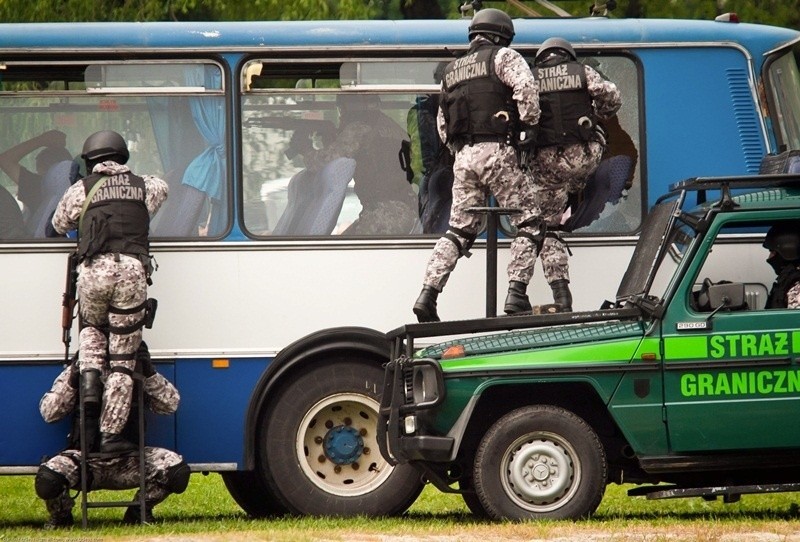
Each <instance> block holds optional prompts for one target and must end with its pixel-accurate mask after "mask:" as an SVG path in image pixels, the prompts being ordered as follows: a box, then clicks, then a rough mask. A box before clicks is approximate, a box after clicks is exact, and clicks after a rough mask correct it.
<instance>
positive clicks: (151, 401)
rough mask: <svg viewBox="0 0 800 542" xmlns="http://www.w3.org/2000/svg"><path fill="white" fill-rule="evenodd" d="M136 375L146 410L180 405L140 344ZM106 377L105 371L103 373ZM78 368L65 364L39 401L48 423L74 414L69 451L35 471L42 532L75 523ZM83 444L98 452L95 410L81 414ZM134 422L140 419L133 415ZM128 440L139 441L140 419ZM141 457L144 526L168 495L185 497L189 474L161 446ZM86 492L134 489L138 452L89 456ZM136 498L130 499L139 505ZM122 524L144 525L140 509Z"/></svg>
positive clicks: (128, 433)
mask: <svg viewBox="0 0 800 542" xmlns="http://www.w3.org/2000/svg"><path fill="white" fill-rule="evenodd" d="M136 358H137V365H136V371H135V372H136V374H138V375H141V377H142V378H143V380H142V384H141V385H143V386H144V396H145V403H146V406H147V408H149V409H150V410H151V411H153V412H154V413H156V414H164V415H168V414H172V413H174V412H175V411H176V410H177V408H178V404H179V403H180V394H179V393H178V390H177V389H176V388H175V386H173V385H172V383H171V382H170V381H169V380H167V379H166V378H164V377H163V376H162V375H161V374H159V373H158V372H157V371H156V369H155V366H154V365H153V363H152V361H151V359H150V352H149V350H148V349H147V345H146V344H145V343H144V342H142V343H141V344H140V345H139V349H138V350H137V352H136ZM106 374H107V371H106ZM79 378H80V369H79V368H78V362H77V359H75V360H74V361H73V362H72V363H70V364H69V365H67V367H66V368H64V370H63V371H61V373H60V374H59V375H58V376H57V377H56V379H55V381H54V382H53V384H52V386H51V387H50V390H49V391H48V392H47V393H45V394H44V396H43V397H42V398H41V400H40V401H39V412H40V413H41V415H42V418H43V419H44V421H45V422H47V423H55V422H57V421H59V420H62V419H64V418H65V417H66V416H68V415H72V427H71V431H70V433H69V435H68V437H67V448H66V449H65V450H63V451H62V452H60V453H59V454H58V455H56V456H55V457H52V458H50V459H47V460H45V461H44V462H43V463H42V464H41V465H40V466H39V470H38V471H37V473H36V478H35V480H34V489H35V491H36V495H37V496H38V497H39V498H41V499H43V500H44V502H45V506H46V508H47V512H48V513H49V515H50V517H49V519H48V520H47V522H46V523H45V525H44V528H45V529H56V528H59V527H69V526H70V525H72V524H73V523H74V520H73V517H72V508H73V507H74V506H75V499H74V498H72V497H71V496H70V494H69V492H70V490H80V488H81V482H80V476H81V441H80V416H79V409H78V404H77V403H78V395H79V394H78V386H79ZM84 417H85V426H84V427H85V431H84V432H85V442H86V443H87V446H86V448H87V449H88V450H90V451H97V449H98V444H99V443H98V442H97V431H98V429H99V427H98V424H99V419H98V412H97V411H96V410H94V411H92V410H90V409H87V411H86V413H85V416H84ZM136 418H138V416H136ZM125 433H126V436H128V437H129V438H130V439H131V440H134V441H138V439H139V436H138V419H131V420H129V421H128V423H127V424H126V427H125ZM144 456H145V518H144V520H145V523H153V522H154V521H155V520H154V518H153V507H154V506H155V505H157V504H158V503H160V502H162V501H163V500H164V499H166V498H167V497H168V496H169V495H170V494H172V493H183V491H184V490H185V489H186V486H187V485H188V483H189V475H190V470H189V466H188V465H187V464H186V463H185V462H184V460H183V458H182V457H181V456H180V455H178V454H177V453H175V452H173V451H171V450H167V449H165V448H157V447H151V446H147V447H145V449H144ZM87 468H88V473H89V476H88V477H89V480H88V488H89V490H90V491H94V490H97V489H133V488H138V487H139V454H138V453H134V454H128V455H122V456H116V457H91V458H90V459H89V460H88V462H87ZM138 499H139V495H138V493H137V495H136V496H135V497H134V499H133V501H132V502H134V501H138ZM123 522H125V523H131V524H137V523H141V522H142V517H141V507H140V506H129V507H128V508H127V510H126V511H125V515H124V517H123Z"/></svg>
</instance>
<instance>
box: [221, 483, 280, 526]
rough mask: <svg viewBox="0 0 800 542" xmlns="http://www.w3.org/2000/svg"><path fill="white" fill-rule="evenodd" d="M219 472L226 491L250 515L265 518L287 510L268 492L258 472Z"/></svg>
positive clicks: (278, 514)
mask: <svg viewBox="0 0 800 542" xmlns="http://www.w3.org/2000/svg"><path fill="white" fill-rule="evenodd" d="M220 474H221V475H222V481H223V482H224V483H225V487H226V488H227V489H228V493H230V494H231V497H233V500H234V501H236V504H238V505H239V506H240V507H241V508H242V510H244V511H245V512H246V513H247V515H249V516H250V517H253V518H265V517H272V516H280V515H283V514H286V513H287V512H288V510H287V509H286V507H285V506H283V505H282V504H281V503H280V502H278V500H277V499H275V497H274V496H273V495H272V494H271V493H270V491H269V489H268V488H267V486H266V484H265V483H264V481H263V480H262V479H261V476H259V473H258V472H256V471H234V472H222V473H220Z"/></svg>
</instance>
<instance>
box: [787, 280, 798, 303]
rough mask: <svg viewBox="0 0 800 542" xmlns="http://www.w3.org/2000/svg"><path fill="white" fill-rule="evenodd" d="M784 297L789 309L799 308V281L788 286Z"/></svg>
mask: <svg viewBox="0 0 800 542" xmlns="http://www.w3.org/2000/svg"><path fill="white" fill-rule="evenodd" d="M786 298H787V301H788V304H789V308H790V309H800V282H796V283H795V284H794V286H792V287H791V288H789V292H788V293H787V294H786Z"/></svg>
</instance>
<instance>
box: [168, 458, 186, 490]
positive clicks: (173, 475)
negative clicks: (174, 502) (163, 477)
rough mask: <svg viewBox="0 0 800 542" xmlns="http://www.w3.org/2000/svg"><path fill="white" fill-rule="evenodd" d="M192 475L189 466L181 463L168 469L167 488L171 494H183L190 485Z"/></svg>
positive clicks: (183, 462)
mask: <svg viewBox="0 0 800 542" xmlns="http://www.w3.org/2000/svg"><path fill="white" fill-rule="evenodd" d="M190 474H192V471H191V469H190V468H189V465H187V464H186V462H185V461H181V462H180V463H178V464H177V465H173V466H171V467H170V468H168V469H167V485H166V488H167V490H168V491H170V492H171V493H183V492H184V491H186V487H187V486H188V485H189V475H190Z"/></svg>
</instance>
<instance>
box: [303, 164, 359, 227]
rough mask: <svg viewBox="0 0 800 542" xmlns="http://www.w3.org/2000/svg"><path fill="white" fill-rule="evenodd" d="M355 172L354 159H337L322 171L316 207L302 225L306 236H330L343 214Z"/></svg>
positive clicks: (310, 209) (306, 215)
mask: <svg viewBox="0 0 800 542" xmlns="http://www.w3.org/2000/svg"><path fill="white" fill-rule="evenodd" d="M355 171H356V161H355V160H353V159H352V158H337V159H336V160H333V161H331V162H330V163H329V164H327V165H326V166H325V167H324V168H323V169H322V172H320V175H319V179H318V183H317V184H318V187H317V188H318V193H317V194H316V197H315V198H314V199H315V201H314V204H315V205H313V206H312V208H309V209H308V212H307V214H305V215H304V218H305V220H304V221H303V223H301V225H300V228H301V229H302V230H304V231H303V234H304V235H330V233H331V232H332V231H333V228H334V227H336V221H337V220H338V218H339V213H341V212H342V205H344V198H345V194H346V193H347V184H348V183H349V182H350V180H351V179H352V178H353V174H354V173H355Z"/></svg>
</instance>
